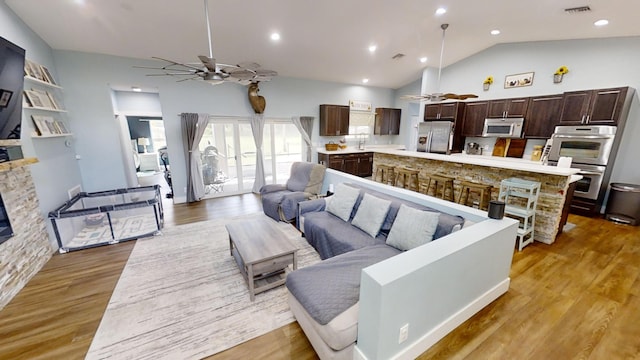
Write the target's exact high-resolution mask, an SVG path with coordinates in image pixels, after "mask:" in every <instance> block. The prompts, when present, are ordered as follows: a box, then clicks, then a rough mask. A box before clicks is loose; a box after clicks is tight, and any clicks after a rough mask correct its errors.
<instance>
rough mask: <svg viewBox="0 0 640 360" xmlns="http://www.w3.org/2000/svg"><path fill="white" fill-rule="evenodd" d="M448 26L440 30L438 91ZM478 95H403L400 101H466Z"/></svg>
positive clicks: (441, 26)
mask: <svg viewBox="0 0 640 360" xmlns="http://www.w3.org/2000/svg"><path fill="white" fill-rule="evenodd" d="M448 27H449V24H442V25H440V28H441V29H442V45H441V46H440V65H439V66H438V90H440V75H441V74H442V58H443V55H444V37H445V32H446V30H447V28H448ZM477 97H478V95H475V94H453V93H440V92H438V93H433V94H423V95H403V96H401V99H404V100H428V101H434V102H437V101H444V100H450V99H453V100H466V99H472V98H477Z"/></svg>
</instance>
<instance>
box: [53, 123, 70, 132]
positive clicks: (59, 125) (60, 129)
mask: <svg viewBox="0 0 640 360" xmlns="http://www.w3.org/2000/svg"><path fill="white" fill-rule="evenodd" d="M54 124H55V127H56V130H58V134H68V133H69V131H68V130H67V127H66V126H65V125H64V123H63V122H62V121H60V120H54Z"/></svg>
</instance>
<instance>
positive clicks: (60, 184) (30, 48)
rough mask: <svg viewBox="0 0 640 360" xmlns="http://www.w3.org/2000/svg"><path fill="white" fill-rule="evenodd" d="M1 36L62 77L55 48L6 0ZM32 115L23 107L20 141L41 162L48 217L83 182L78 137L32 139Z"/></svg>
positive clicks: (39, 180) (38, 169) (38, 173)
mask: <svg viewBox="0 0 640 360" xmlns="http://www.w3.org/2000/svg"><path fill="white" fill-rule="evenodd" d="M0 36H2V37H4V38H5V39H7V40H9V41H11V42H13V43H15V44H16V45H18V46H20V47H22V48H23V49H25V51H26V57H27V58H28V59H30V60H32V61H35V62H36V63H39V64H42V65H44V66H46V67H47V68H48V69H49V71H50V72H51V73H52V74H53V76H54V78H56V79H58V80H59V79H60V76H59V74H58V72H57V71H56V67H55V62H54V58H53V55H52V51H51V48H50V47H49V46H48V45H47V44H46V43H45V42H44V41H43V40H42V39H41V38H40V37H38V35H36V34H35V33H34V32H33V31H32V30H31V29H30V28H28V27H27V26H26V25H25V24H24V23H23V22H22V21H21V20H20V19H19V18H18V17H17V16H16V15H15V14H14V13H13V11H11V10H10V9H9V8H8V7H7V5H5V3H4V2H3V1H2V2H0ZM31 86H32V84H30V83H29V82H25V88H30V87H31ZM63 86H64V85H63ZM63 91H64V90H63ZM32 114H33V113H32V112H31V111H29V110H23V116H22V135H21V140H20V143H21V145H22V151H23V153H24V155H25V157H36V158H38V161H39V162H38V163H37V164H34V165H31V166H30V168H31V174H32V177H33V181H34V184H35V187H36V193H37V195H38V200H39V202H40V210H41V212H42V216H43V217H45V218H46V217H47V215H48V213H49V211H52V210H54V209H55V208H57V207H58V206H60V205H62V204H63V203H64V202H65V201H66V200H67V190H68V189H70V188H72V187H74V186H75V185H78V184H81V178H80V172H79V169H78V164H77V161H76V159H75V151H74V143H75V139H76V137H74V138H72V139H70V140H71V142H72V144H71V146H69V147H67V146H65V140H67V139H69V138H64V137H58V138H46V139H32V138H31V134H32V132H34V131H35V129H34V126H33V122H32V121H31V118H30V116H31V115H32ZM62 116H64V115H62ZM70 129H71V132H74V130H75V127H74V126H73V124H70ZM47 226H48V230H49V238H50V239H49V240H50V242H51V244H52V246H53V247H55V248H56V249H57V245H55V237H54V235H53V233H52V231H51V226H50V225H49V222H47Z"/></svg>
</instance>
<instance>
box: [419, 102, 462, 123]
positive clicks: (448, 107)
mask: <svg viewBox="0 0 640 360" xmlns="http://www.w3.org/2000/svg"><path fill="white" fill-rule="evenodd" d="M463 110H464V103H461V102H449V103H440V104H427V105H425V106H424V121H433V120H454V121H455V120H457V119H462V111H463Z"/></svg>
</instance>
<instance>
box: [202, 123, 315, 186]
mask: <svg viewBox="0 0 640 360" xmlns="http://www.w3.org/2000/svg"><path fill="white" fill-rule="evenodd" d="M302 142H303V141H302V137H301V136H300V133H299V132H298V130H297V128H296V127H295V125H293V123H292V122H291V121H284V120H280V121H277V120H267V121H266V124H265V128H264V140H263V146H262V148H263V155H264V168H265V177H266V183H267V184H274V183H285V182H286V181H287V179H288V178H289V170H290V168H291V163H293V162H294V161H300V160H301V159H302V156H303V154H302V149H303V146H302ZM199 149H200V152H201V156H202V177H203V182H204V184H205V198H208V197H219V196H227V195H236V194H243V193H248V192H251V189H252V188H253V183H254V181H255V170H256V147H255V142H254V141H253V133H252V131H251V124H250V122H249V119H248V118H239V117H238V118H231V117H216V118H212V119H211V120H210V121H209V125H208V126H207V129H206V130H205V133H204V136H203V137H202V140H201V141H200V144H199Z"/></svg>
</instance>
